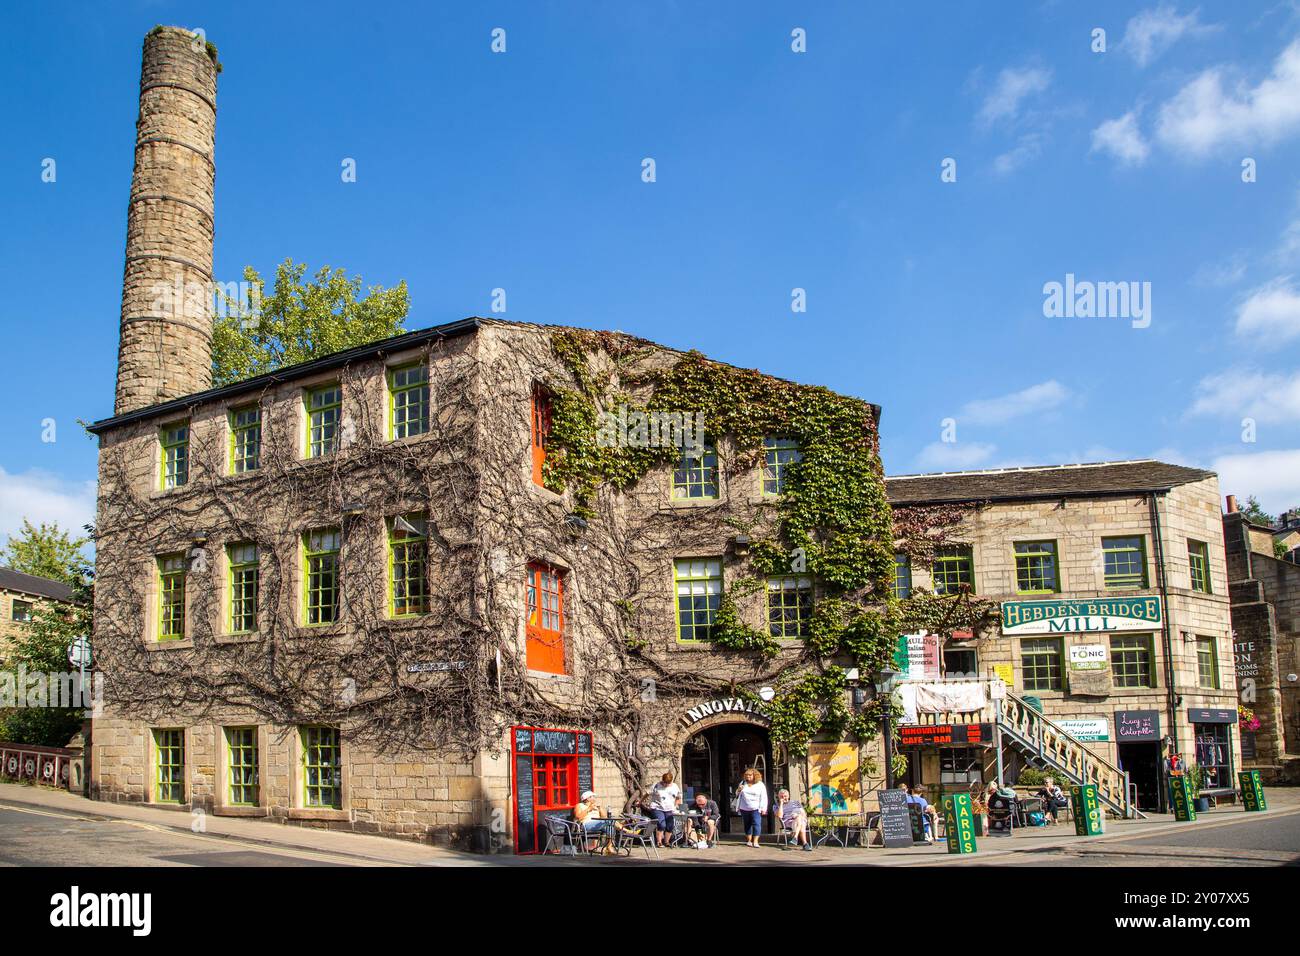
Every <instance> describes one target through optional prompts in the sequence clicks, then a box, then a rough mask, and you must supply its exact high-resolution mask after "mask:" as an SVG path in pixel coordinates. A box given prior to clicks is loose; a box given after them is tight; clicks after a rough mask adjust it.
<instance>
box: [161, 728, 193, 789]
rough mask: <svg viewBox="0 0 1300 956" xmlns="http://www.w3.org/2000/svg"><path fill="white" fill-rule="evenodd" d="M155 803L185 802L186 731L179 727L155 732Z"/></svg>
mask: <svg viewBox="0 0 1300 956" xmlns="http://www.w3.org/2000/svg"><path fill="white" fill-rule="evenodd" d="M153 800H154V803H184V802H185V731H184V730H181V729H179V728H174V727H171V728H165V729H161V728H160V729H158V730H155V731H154V732H153Z"/></svg>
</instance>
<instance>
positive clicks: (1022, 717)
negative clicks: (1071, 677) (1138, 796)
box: [994, 690, 1142, 818]
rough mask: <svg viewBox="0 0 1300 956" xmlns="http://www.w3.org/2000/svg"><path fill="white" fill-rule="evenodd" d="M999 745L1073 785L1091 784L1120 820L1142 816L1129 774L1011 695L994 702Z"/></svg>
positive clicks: (1008, 694) (1007, 694) (1101, 799)
mask: <svg viewBox="0 0 1300 956" xmlns="http://www.w3.org/2000/svg"><path fill="white" fill-rule="evenodd" d="M994 706H995V707H996V708H997V709H996V711H995V714H996V718H997V723H996V728H997V733H998V735H999V739H998V745H999V747H1001V745H1002V744H1003V743H1006V744H1008V745H1010V746H1011V747H1012V748H1013V749H1015V750H1016V751H1017V752H1018V753H1020V754H1021V755H1023V756H1024V757H1026V758H1027V759H1028V760H1029V761H1030V762H1031V763H1036V764H1038V765H1040V766H1042V767H1044V768H1051V769H1052V770H1054V771H1056V772H1057V773H1059V774H1060V775H1061V776H1063V777H1064V778H1065V779H1067V780H1069V781H1070V782H1071V783H1077V784H1092V785H1093V786H1095V787H1096V788H1097V798H1098V799H1099V800H1100V801H1101V802H1102V803H1104V804H1105V805H1106V806H1108V807H1110V809H1111V810H1113V811H1114V812H1115V813H1118V814H1119V815H1120V816H1122V817H1125V818H1129V817H1137V816H1142V814H1141V813H1140V811H1139V810H1138V809H1137V807H1136V806H1135V805H1134V802H1133V798H1132V796H1131V793H1130V790H1129V779H1128V774H1127V773H1126V772H1124V771H1123V770H1120V769H1119V767H1116V766H1115V765H1114V764H1112V763H1110V762H1109V761H1107V760H1103V759H1102V758H1101V757H1099V756H1097V755H1096V754H1095V753H1093V752H1092V751H1090V750H1089V749H1088V748H1087V747H1086V746H1084V745H1083V744H1082V743H1080V742H1079V741H1078V740H1076V739H1075V738H1074V737H1071V736H1070V735H1069V733H1067V732H1066V731H1065V730H1063V729H1062V728H1061V727H1060V726H1059V725H1057V724H1055V723H1053V722H1052V720H1051V719H1049V718H1047V717H1044V716H1043V715H1042V714H1041V713H1039V711H1037V710H1035V709H1034V708H1033V707H1031V706H1030V705H1029V704H1027V703H1025V701H1024V700H1022V699H1021V698H1019V697H1017V696H1016V695H1015V694H1013V693H1011V691H1010V690H1008V691H1007V692H1006V696H1005V697H1004V698H1003V699H1002V700H1000V701H994Z"/></svg>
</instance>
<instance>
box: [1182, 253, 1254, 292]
mask: <svg viewBox="0 0 1300 956" xmlns="http://www.w3.org/2000/svg"><path fill="white" fill-rule="evenodd" d="M1245 274H1246V257H1245V256H1244V255H1242V254H1241V253H1240V252H1238V253H1234V254H1233V255H1231V256H1228V257H1227V258H1226V259H1222V260H1220V261H1218V262H1207V263H1205V264H1204V265H1202V266H1201V267H1200V268H1199V269H1197V270H1196V275H1195V276H1193V277H1192V281H1193V282H1195V283H1196V284H1197V285H1200V286H1215V287H1222V286H1229V285H1235V284H1236V283H1238V282H1240V281H1241V279H1242V277H1243V276H1244V275H1245Z"/></svg>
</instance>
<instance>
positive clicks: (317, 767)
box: [301, 726, 343, 810]
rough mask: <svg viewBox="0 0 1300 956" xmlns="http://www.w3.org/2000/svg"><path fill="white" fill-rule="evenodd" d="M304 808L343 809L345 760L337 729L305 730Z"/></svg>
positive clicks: (303, 760) (303, 731)
mask: <svg viewBox="0 0 1300 956" xmlns="http://www.w3.org/2000/svg"><path fill="white" fill-rule="evenodd" d="M301 736H302V788H303V806H306V807H331V808H333V809H335V810H338V809H340V808H341V807H342V806H343V760H342V756H343V754H342V748H341V746H340V743H339V729H338V728H337V727H315V726H312V727H303V728H301Z"/></svg>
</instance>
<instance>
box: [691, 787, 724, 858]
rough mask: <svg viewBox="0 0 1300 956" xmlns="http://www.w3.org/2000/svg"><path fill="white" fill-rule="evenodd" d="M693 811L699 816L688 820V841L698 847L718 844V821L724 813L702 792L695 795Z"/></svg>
mask: <svg viewBox="0 0 1300 956" xmlns="http://www.w3.org/2000/svg"><path fill="white" fill-rule="evenodd" d="M691 809H692V810H694V811H695V812H696V813H697V814H699V816H690V817H687V818H686V827H687V841H688V842H689V843H691V844H692V845H694V846H697V847H698V846H699V844H700V843H706V844H708V843H716V842H717V841H718V821H719V820H721V819H722V812H721V811H720V810H719V809H718V804H717V802H716V801H714V800H710V799H709V795H708V794H707V793H704V792H703V791H701V792H699V793H697V794H695V801H694V803H693V804H692V806H691Z"/></svg>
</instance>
